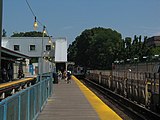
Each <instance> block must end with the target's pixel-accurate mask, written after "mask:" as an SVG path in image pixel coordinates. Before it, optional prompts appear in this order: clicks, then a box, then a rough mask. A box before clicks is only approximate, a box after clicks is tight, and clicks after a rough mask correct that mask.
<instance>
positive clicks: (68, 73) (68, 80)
mask: <svg viewBox="0 0 160 120" xmlns="http://www.w3.org/2000/svg"><path fill="white" fill-rule="evenodd" d="M70 80H71V71H69V70H68V71H67V83H71V81H70Z"/></svg>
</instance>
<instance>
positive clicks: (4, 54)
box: [1, 47, 29, 61]
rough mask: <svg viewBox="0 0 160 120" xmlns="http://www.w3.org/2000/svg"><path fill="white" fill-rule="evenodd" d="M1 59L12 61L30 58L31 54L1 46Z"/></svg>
mask: <svg viewBox="0 0 160 120" xmlns="http://www.w3.org/2000/svg"><path fill="white" fill-rule="evenodd" d="M1 59H2V60H10V61H21V60H24V59H29V56H27V55H24V54H21V53H18V52H15V51H12V50H9V49H7V48H4V47H1Z"/></svg>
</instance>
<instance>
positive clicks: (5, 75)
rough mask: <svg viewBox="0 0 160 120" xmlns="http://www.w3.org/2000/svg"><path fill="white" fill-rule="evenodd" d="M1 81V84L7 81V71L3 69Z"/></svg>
mask: <svg viewBox="0 0 160 120" xmlns="http://www.w3.org/2000/svg"><path fill="white" fill-rule="evenodd" d="M2 81H3V82H6V81H7V71H6V68H5V67H3V68H2Z"/></svg>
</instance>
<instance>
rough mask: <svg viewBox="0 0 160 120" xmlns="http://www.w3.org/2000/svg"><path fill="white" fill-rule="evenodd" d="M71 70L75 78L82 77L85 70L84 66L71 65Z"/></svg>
mask: <svg viewBox="0 0 160 120" xmlns="http://www.w3.org/2000/svg"><path fill="white" fill-rule="evenodd" d="M71 72H72V75H74V76H76V77H77V78H84V77H85V73H86V70H85V68H84V67H81V66H73V67H72V71H71Z"/></svg>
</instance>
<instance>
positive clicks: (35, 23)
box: [33, 17, 38, 30]
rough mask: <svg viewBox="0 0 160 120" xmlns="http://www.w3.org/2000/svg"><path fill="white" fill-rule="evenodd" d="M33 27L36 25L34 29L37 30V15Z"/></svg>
mask: <svg viewBox="0 0 160 120" xmlns="http://www.w3.org/2000/svg"><path fill="white" fill-rule="evenodd" d="M33 27H34V30H37V27H38V23H37V19H36V17H35V20H34V24H33Z"/></svg>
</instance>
